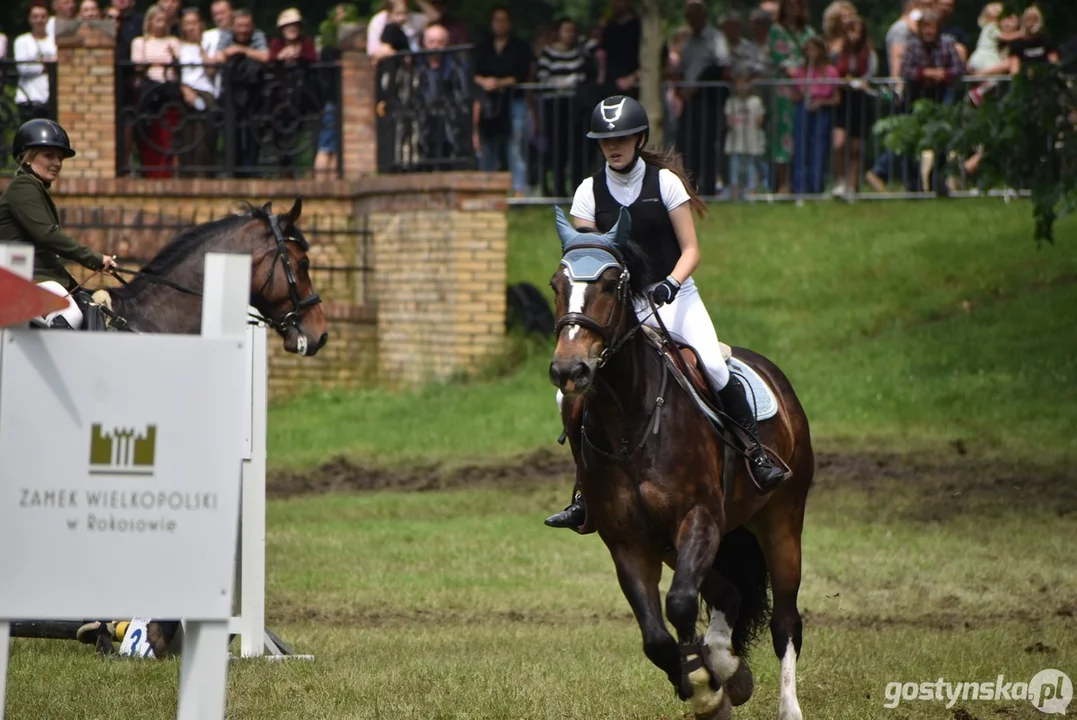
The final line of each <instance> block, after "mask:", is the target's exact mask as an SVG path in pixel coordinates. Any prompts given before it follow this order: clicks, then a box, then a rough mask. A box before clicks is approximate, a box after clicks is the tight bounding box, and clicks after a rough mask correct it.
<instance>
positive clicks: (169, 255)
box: [117, 201, 309, 294]
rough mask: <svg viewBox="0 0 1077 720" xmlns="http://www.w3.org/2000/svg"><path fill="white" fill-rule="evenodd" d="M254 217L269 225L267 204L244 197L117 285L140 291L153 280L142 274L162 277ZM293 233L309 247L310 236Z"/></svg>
mask: <svg viewBox="0 0 1077 720" xmlns="http://www.w3.org/2000/svg"><path fill="white" fill-rule="evenodd" d="M251 220H261V221H263V222H265V223H266V225H267V227H268V225H269V213H268V212H267V210H266V209H265V208H262V207H258V206H255V205H252V204H251V203H250V202H247V201H244V202H242V203H241V204H240V206H239V212H237V213H234V214H231V215H226V216H224V217H222V218H218V219H216V220H210V221H208V222H204V223H202V224H201V225H195V226H194V227H192V228H189V229H187V230H184V231H183V232H182V233H180V234H179V235H178V236H176V237H175V238H173V239H172V240H170V241H169V242H168V244H167V245H165V246H164V247H163V248H162V249H161V250H160V251H159V252H158V253H157V254H156V255H154V256H153V258H152V259H151V260H150V261H149V262H148V263H146V264H145V265H143V266H142V268H141V270H140V271H139V273H140V274H139V275H136V276H135V278H134V279H133V280H132V281H131V282H130V283H128V285H127V287H126V288H122V289H121V288H117V290H121V292H126V293H128V294H134V293H137V292H139V291H140V290H141V289H143V288H144V287H146V286H148V285H149V284H151V283H152V282H153V281H152V280H149V279H147V278H145V277H142V276H143V275H157V276H159V277H160V276H164V275H167V274H168V273H169V272H171V271H172V270H173V269H175V267H176V266H177V265H178V264H179V263H181V262H182V261H183V260H185V259H186V258H187V257H189V256H190V254H191V253H193V252H195V251H196V250H198V249H199V248H201V247H202V246H203V245H206V244H208V243H209V242H210V241H211V240H219V239H220V238H221V236H222V235H224V234H226V233H228V232H232V231H235V230H236V229H238V227H239V226H240V225H244V224H246V223H248V222H250V221H251ZM292 237H293V239H294V240H296V242H298V243H299V245H300V246H302V247H303V249H304V250H308V249H309V244H308V243H307V239H306V238H305V237H303V235H302V233H300V232H299V229H298V228H295V229H293V230H292Z"/></svg>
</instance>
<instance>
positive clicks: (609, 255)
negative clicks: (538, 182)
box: [550, 207, 635, 395]
mask: <svg viewBox="0 0 1077 720" xmlns="http://www.w3.org/2000/svg"><path fill="white" fill-rule="evenodd" d="M555 212H556V215H557V234H558V235H559V236H560V238H561V252H562V255H561V264H560V266H559V267H558V268H557V272H555V273H554V275H553V278H552V279H551V280H550V287H552V288H553V292H554V296H555V306H556V309H555V314H556V316H557V324H556V326H555V332H556V335H557V348H556V350H555V351H554V356H553V361H552V362H551V363H550V381H551V382H552V383H553V384H554V385H556V386H557V387H558V388H559V389H560V390H561V392H563V393H564V394H565V395H576V394H579V393H582V392H584V391H586V390H587V389H588V388H589V387H590V386H591V382H592V381H593V380H594V376H595V373H596V372H597V371H598V369H599V368H600V367H601V366H602V365H603V364H604V363H605V361H606V359H607V358H608V357H609V355H610V354H611V353H612V352H613V351H614V349H615V348H616V347H617V342H618V340H619V339H620V338H621V337H622V336H623V334H624V332H625V331H626V328H627V326H628V325H629V324H630V323H631V322H633V321H634V320H635V314H634V312H633V311H632V308H631V306H630V302H629V301H630V293H631V287H630V281H631V277H630V273H629V271H628V265H627V263H626V262H625V253H626V252H630V250H631V249H630V246H629V243H628V234H629V231H630V230H631V225H632V218H631V216H630V215H629V214H628V211H627V210H626V209H625V208H621V212H620V215H619V216H618V218H617V222H616V223H615V224H614V226H613V227H612V228H610V230H609V232H607V233H604V234H599V233H595V232H588V231H586V230H585V231H580V230H577V229H576V228H574V227H572V225H571V224H569V222H568V219H567V218H566V217H565V214H564V212H563V211H562V210H561V208H560V207H557V208H555Z"/></svg>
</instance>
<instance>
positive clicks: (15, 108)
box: [0, 60, 56, 175]
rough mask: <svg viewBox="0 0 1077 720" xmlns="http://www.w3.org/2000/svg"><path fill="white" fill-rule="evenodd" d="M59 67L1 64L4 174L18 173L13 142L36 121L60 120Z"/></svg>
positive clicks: (0, 129) (0, 169)
mask: <svg viewBox="0 0 1077 720" xmlns="http://www.w3.org/2000/svg"><path fill="white" fill-rule="evenodd" d="M55 87H56V63H55V62H23V61H15V60H0V174H3V175H10V174H12V173H14V172H15V161H14V158H12V157H11V140H12V138H13V137H14V135H15V131H16V130H18V128H19V126H20V125H22V124H23V123H24V122H26V121H27V120H31V119H33V118H49V119H51V120H55V119H56V93H55V92H53V88H55Z"/></svg>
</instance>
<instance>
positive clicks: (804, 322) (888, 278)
mask: <svg viewBox="0 0 1077 720" xmlns="http://www.w3.org/2000/svg"><path fill="white" fill-rule="evenodd" d="M551 215H552V213H551V212H550V211H548V210H541V211H539V210H528V211H522V212H517V211H514V212H513V213H512V216H511V218H512V236H511V240H510V246H511V251H510V252H511V254H510V276H511V277H510V279H511V280H512V281H520V280H527V281H529V282H533V283H534V284H536V285H537V286H538V287H539V288H541V289H545V283H546V280H547V278H548V276H549V275H550V274H551V272H552V271H553V269H554V268H555V267H556V264H557V258H558V252H557V248H556V245H555V243H554V241H553V236H552V233H551V232H550V229H551V227H552V223H551V222H550V220H551ZM1029 223H1030V215H1029V211H1028V207H1027V206H1026V205H1023V204H1013V205H1003V204H1002V203H997V202H988V201H969V202H964V201H962V202H953V203H946V204H944V205H940V204H937V203H930V204H929V203H919V204H918V203H879V204H871V203H860V204H857V205H855V206H852V207H849V206H844V205H835V206H830V205H826V206H823V205H820V206H806V207H803V208H795V207H792V206H774V207H765V206H756V207H720V208H715V210H714V211H713V213H712V216H711V217H710V218H709V219H708V220H706V221H705V222H704V223H702V224H701V235H702V242H703V254H704V262H705V268H706V269H705V270H701V272H700V273H698V274H697V276H696V277H697V282H699V283H700V285H701V286H702V292H703V293H704V295H705V298H706V300H707V302H708V305H709V307H710V308H711V311H712V314H713V315H714V317H715V319H716V323H717V325H718V328H719V335H720V336H722V337H723V338H724V339H726V340H727V341H729V342H731V343H733V344H739V345H746V346H749V347H752V348H753V349H756V350H759V351H761V352H763V353H765V354H768V355H770V356H771V357H772V358H774V359H775V360H776V361H777V362H778V363H779V364H780V365H781V366H782V367H783V368H784V369H786V371H787V372H788V374H789V375H790V377H791V379H792V381H793V383H794V385H795V386H796V387H797V388H798V390H799V392H800V394H801V396H802V399H803V401H804V404H805V406H806V409H807V412H808V414H809V417H810V419H811V421H812V423H813V425H812V427H813V436H814V439H815V441H816V443H817V445H818V446H819V447H820V448H822V451H821V452H820V458H819V459H820V462H819V466H820V467H819V473H818V475H817V483H816V486H815V487H814V489H813V491H812V495H811V496H810V498H809V504H808V517H807V526H806V529H805V538H804V583H803V587H802V593H801V602H800V606H801V609H802V611H803V612H804V614H805V630H804V651H803V655H802V657H801V661H800V663H799V667H798V670H799V681H798V690H799V696H800V699H801V705H802V707H803V709H804V712H805V716H806V717H808V718H819V719H821V720H830V719H837V718H842V719H846V718H848V719H849V720H864V719H871V718H917V719H918V718H958V719H964V720H970V719H971V718H979V719H980V720H986V719H987V718H1035V717H1042V716H1043V715H1042V714H1041V713H1040V712H1038V711H1037V710H1036V709H1035V708H1033V706H1032V705H1031V703H1029V702H1028V701H1027V700H1008V701H1007V700H1002V701H997V702H996V701H991V702H985V701H977V700H969V699H966V700H960V699H959V700H957V701H956V703H955V704H954V705H953V706H952V707H949V708H947V707H946V703H945V702H940V703H935V702H926V701H909V702H903V703H902V704H901V705H900V706H899V707H897V708H896V709H889V708H887V707H885V703H886V698H885V688H886V686H887V684H888V683H891V682H917V683H920V682H932V683H934V682H935V681H936V680H937V679H938V678H943V679H944V680H945V681H949V682H965V681H970V682H971V681H975V682H987V681H994V680H995V679H996V678H997V676H998V675H1003V676H1004V677H1005V679H1006V682H1010V681H1016V682H1027V681H1028V680H1029V679H1030V678H1031V677H1032V676H1033V675H1034V674H1035V673H1036V672H1038V671H1039V670H1041V669H1044V668H1058V669H1061V670H1063V671H1065V672H1067V673H1068V674H1069V676H1070V677H1071V678H1072V679H1074V681H1077V563H1074V561H1073V557H1074V553H1073V538H1074V537H1075V536H1077V534H1075V531H1077V471H1074V470H1072V469H1071V467H1070V465H1071V463H1072V461H1073V460H1074V459H1077V440H1075V438H1074V427H1075V420H1077V402H1075V400H1077V334H1075V333H1074V331H1073V321H1074V319H1075V317H1077V312H1075V308H1077V283H1075V282H1074V281H1075V279H1077V225H1075V224H1074V223H1073V222H1072V221H1070V222H1067V223H1064V224H1063V225H1062V226H1061V227H1060V228H1059V232H1058V244H1057V245H1056V246H1054V247H1047V248H1042V249H1037V248H1036V247H1035V245H1034V244H1033V243H1032V241H1031V239H1030V237H1029V233H1030V225H1029ZM549 350H550V349H549V347H548V346H546V345H543V344H542V343H540V342H530V343H527V342H515V343H513V345H512V356H511V357H512V358H515V359H516V360H518V364H516V365H515V366H514V367H513V365H512V363H509V362H508V361H502V362H500V363H497V364H495V366H494V367H495V369H497V371H498V372H497V373H494V372H493V370H491V371H490V372H491V376H490V377H484V378H482V379H481V380H476V381H473V382H469V383H463V382H456V383H445V384H441V385H436V386H431V387H427V388H424V389H422V390H419V391H416V392H412V393H401V394H390V393H386V392H383V391H377V390H364V391H358V392H352V393H340V394H332V395H328V394H313V395H310V396H308V397H304V398H300V399H297V400H295V401H293V402H291V403H288V404H282V405H279V406H275V407H274V408H273V410H272V412H271V417H270V433H271V437H270V449H271V454H272V457H271V462H272V464H273V466H274V468H275V469H276V470H277V474H276V475H275V477H274V487H275V488H276V489H277V490H282V489H286V488H287V487H288V485H289V483H291V482H292V481H293V479H302V478H307V479H313V478H317V477H319V476H320V475H326V474H329V473H330V470H329V469H325V470H319V469H318V467H317V466H318V464H319V463H321V462H322V461H325V460H328V459H330V458H333V457H337V456H344V457H346V458H347V459H348V461H349V462H348V463H338V466H337V467H336V469H334V470H332V472H334V473H343V474H347V473H353V474H354V475H355V476H356V480H355V483H354V484H356V485H360V486H361V485H363V484H364V483H368V480H369V478H366V476H364V475H363V473H364V472H367V473H370V472H372V471H371V470H370V468H376V469H377V472H378V473H381V475H380V476H379V477H381V478H382V479H383V480H386V477H387V478H388V479H387V480H386V482H385V484H387V485H390V486H391V485H393V484H394V483H397V482H399V484H408V482H409V478H415V477H418V478H420V479H422V477H425V476H424V475H423V473H429V472H431V471H430V470H429V469H428V468H423V467H419V468H416V467H415V466H416V465H429V464H431V463H444V464H445V465H446V469H445V471H444V472H445V473H446V475H447V476H448V475H452V473H453V470H452V467H453V466H459V465H465V464H472V463H481V464H485V465H493V466H496V467H495V468H494V469H493V470H491V471H489V472H486V473H479V474H477V475H476V474H472V475H468V474H467V473H463V474H457V475H455V476H453V477H455V478H456V480H460V478H461V477H463V478H464V479H465V480H467V478H471V477H478V478H479V479H478V480H476V481H474V482H470V481H466V482H465V481H460V482H456V481H454V482H453V483H449V484H452V485H453V486H454V489H451V490H442V491H437V492H405V491H401V490H391V489H390V490H384V491H366V492H347V493H345V492H336V493H328V494H307V495H300V496H296V497H291V498H288V499H277V500H273V501H272V502H271V503H270V509H269V518H268V526H269V536H268V539H267V550H268V556H269V568H268V576H269V581H268V590H267V591H268V597H269V616H270V624H271V626H272V627H273V629H274V630H275V631H277V632H278V634H280V635H281V636H282V637H283V638H284V639H286V640H287V641H289V642H291V643H293V644H294V645H296V646H297V649H298V650H299V651H300V652H310V653H314V654H315V655H316V656H317V659H316V660H315V662H313V663H299V662H296V663H291V664H275V663H274V664H267V663H263V662H260V661H235V662H233V664H232V668H231V673H230V686H229V717H230V718H259V719H261V718H271V719H276V718H536V719H538V718H585V719H588V720H589V719H591V718H645V719H648V720H649V719H657V718H681V717H682V716H683V714H684V713H685V711H686V710H687V706H686V705H684V704H683V703H680V702H678V701H677V700H676V699H675V697H674V695H673V692H672V688H670V687H669V685H668V684H667V683H666V681H665V678H664V677H663V676H662V674H661V673H660V672H659V671H658V670H656V669H655V668H654V667H653V666H651V665H650V663H649V662H648V661H647V660H646V659H645V658H644V656H643V654H642V652H641V651H640V640H639V631H638V629H637V627H636V625H635V623H634V621H633V620H632V618H631V615H630V612H629V609H628V605H627V603H626V601H625V600H624V598H623V597H622V596H621V594H620V591H619V589H618V587H617V584H616V581H615V578H614V574H613V568H612V564H611V563H610V560H609V556H608V553H607V552H606V550H605V548H604V546H603V545H602V544H601V542H600V541H599V540H598V538H597V537H596V536H593V535H592V536H588V537H579V536H576V535H575V534H574V533H571V532H568V531H555V530H551V529H549V528H546V527H544V526H543V525H542V518H543V517H545V515H546V514H548V513H549V512H550V511H552V510H555V509H559V508H560V507H561V506H563V504H564V502H565V500H566V499H567V492H568V489H569V487H570V480H569V477H568V474H567V466H566V464H565V462H564V460H563V457H564V456H565V455H567V450H565V449H563V448H560V447H558V446H557V445H556V444H554V442H553V441H554V439H555V438H556V435H557V432H558V431H559V427H558V425H557V419H556V416H555V414H554V412H553V410H554V404H553V389H552V387H551V386H550V385H549V383H548V381H547V380H546V377H545V376H546V373H545V365H546V363H547V362H548V359H549ZM521 457H523V458H524V459H523V460H521ZM551 458H552V459H551ZM284 470H287V471H289V473H288V474H285V473H283V471H284ZM347 484H348V483H347V482H344V483H342V485H344V486H347ZM666 583H668V573H667V577H666V579H665V581H664V585H665V584H666ZM751 664H752V667H753V669H754V670H755V673H756V694H755V697H754V698H753V699H752V700H751V701H750V702H749V703H748V704H747V705H745V706H744V707H742V708H739V709H738V711H737V713H736V714H735V717H737V718H753V719H755V718H773V717H774V716H775V711H776V705H777V697H778V694H777V693H778V690H777V686H778V677H777V663H776V661H775V659H774V655H773V652H772V650H771V648H770V640H769V636H768V635H764V636H763V637H762V638H761V640H760V642H759V644H758V645H757V646H756V649H755V651H754V654H753V655H752V659H751ZM11 666H12V667H11V674H10V682H9V689H8V695H9V698H8V713H7V717H8V718H35V719H36V718H94V719H97V718H119V719H121V720H128V719H132V720H133V719H135V718H138V719H139V720H142V719H143V718H147V719H150V718H167V717H172V716H174V713H175V709H174V708H175V702H176V697H177V694H176V693H177V683H176V679H177V676H178V662H177V661H172V660H169V661H161V662H146V661H125V660H101V659H99V658H96V657H94V656H93V654H92V651H91V650H90V649H89V648H88V647H86V646H77V645H74V644H70V643H61V642H55V641H25V640H20V641H16V642H15V644H14V649H13V653H12V661H11ZM1074 707H1077V706H1074Z"/></svg>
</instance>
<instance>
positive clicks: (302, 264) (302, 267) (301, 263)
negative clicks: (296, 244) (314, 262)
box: [299, 258, 310, 272]
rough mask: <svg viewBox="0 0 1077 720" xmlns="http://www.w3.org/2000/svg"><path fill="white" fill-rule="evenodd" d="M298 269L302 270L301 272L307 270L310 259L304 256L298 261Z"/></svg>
mask: <svg viewBox="0 0 1077 720" xmlns="http://www.w3.org/2000/svg"><path fill="white" fill-rule="evenodd" d="M299 269H300V270H302V271H303V272H306V271H307V270H310V260H308V259H306V258H303V259H302V260H300V261H299Z"/></svg>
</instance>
